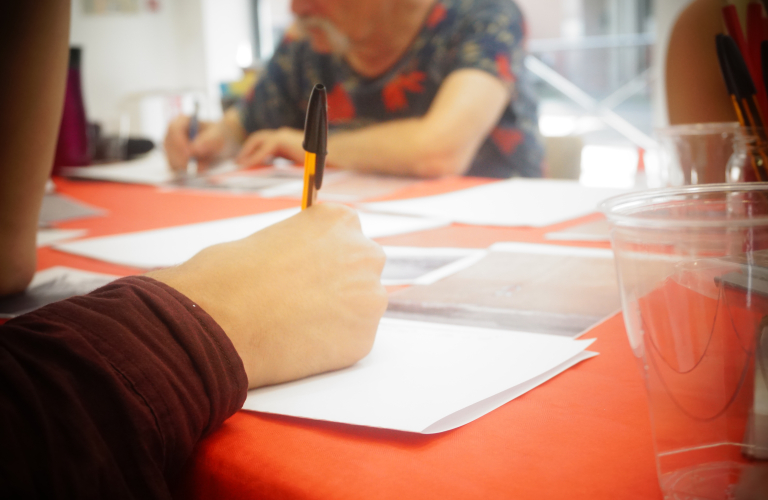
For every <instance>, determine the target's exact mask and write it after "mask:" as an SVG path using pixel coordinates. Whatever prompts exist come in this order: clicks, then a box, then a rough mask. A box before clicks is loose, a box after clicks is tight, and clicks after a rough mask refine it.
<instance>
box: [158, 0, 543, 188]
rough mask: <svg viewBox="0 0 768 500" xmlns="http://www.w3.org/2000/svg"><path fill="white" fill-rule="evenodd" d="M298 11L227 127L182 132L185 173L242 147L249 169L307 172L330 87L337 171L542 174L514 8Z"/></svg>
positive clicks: (482, 0) (451, 3)
mask: <svg viewBox="0 0 768 500" xmlns="http://www.w3.org/2000/svg"><path fill="white" fill-rule="evenodd" d="M292 9H293V11H294V13H295V14H296V16H297V22H296V25H295V26H294V27H293V28H292V29H291V30H289V33H288V34H287V35H286V37H285V38H284V40H283V41H282V43H281V44H280V46H279V47H278V49H277V51H276V52H275V54H274V56H273V57H272V59H271V60H270V62H269V63H268V65H267V67H266V69H265V71H264V73H263V74H262V76H261V77H260V79H259V80H258V81H257V83H256V85H255V86H254V88H253V89H252V91H251V92H250V93H249V94H248V95H247V96H246V97H245V98H244V99H243V100H242V101H241V102H240V103H239V104H238V105H237V106H235V107H234V108H233V109H230V110H229V111H228V112H227V113H226V114H225V117H224V119H223V120H221V121H220V122H218V123H204V124H202V126H201V133H200V134H199V136H198V137H197V139H195V140H194V141H192V142H190V141H189V140H188V139H187V137H188V134H187V129H188V126H189V118H188V117H180V118H178V119H177V120H176V121H174V122H173V123H172V124H171V126H170V128H169V132H168V137H167V138H166V150H167V152H168V157H169V161H170V163H171V165H172V166H173V167H174V168H177V169H183V168H184V167H185V166H186V164H187V161H188V160H189V158H190V156H195V157H197V158H198V159H199V160H200V161H201V162H202V163H203V164H205V163H206V162H207V161H210V160H211V159H213V158H214V157H216V156H218V155H221V154H222V152H223V151H226V150H227V149H231V148H235V147H240V151H239V153H238V154H237V161H238V162H239V163H240V164H242V165H243V166H250V165H258V164H263V163H264V162H265V161H267V160H268V159H269V158H271V157H275V156H282V157H286V158H289V159H292V160H295V161H297V162H301V161H302V158H303V150H302V149H301V141H302V132H301V129H302V127H303V125H304V115H305V112H306V105H307V99H308V97H309V94H310V91H311V89H312V87H313V86H314V85H315V84H316V83H322V84H324V85H325V86H326V88H327V89H328V118H329V129H330V138H329V144H328V158H327V161H328V164H329V165H330V166H332V167H337V168H342V169H350V170H357V171H363V172H379V173H389V174H396V175H410V176H420V177H438V176H443V175H452V174H464V175H473V176H483V177H497V178H506V177H511V176H524V177H538V176H540V175H541V163H542V158H543V148H542V145H541V139H540V137H539V134H538V123H537V112H536V99H535V97H534V95H533V92H532V89H531V86H530V83H529V81H528V79H529V77H528V74H527V72H526V70H525V66H524V65H523V59H524V57H525V50H524V43H525V23H524V19H523V16H522V14H521V12H520V9H519V8H518V7H517V5H515V3H514V2H513V1H512V0H437V1H435V0H367V1H366V2H360V1H359V0H293V2H292ZM228 146H229V147H228ZM231 150H232V151H235V149H231Z"/></svg>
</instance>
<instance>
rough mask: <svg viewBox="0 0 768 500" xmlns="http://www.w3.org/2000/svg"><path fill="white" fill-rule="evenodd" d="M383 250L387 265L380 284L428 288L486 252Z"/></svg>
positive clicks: (470, 263)
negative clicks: (426, 286)
mask: <svg viewBox="0 0 768 500" xmlns="http://www.w3.org/2000/svg"><path fill="white" fill-rule="evenodd" d="M383 248H384V253H385V254H387V263H386V264H385V265H384V271H383V272H382V273H381V284H382V285H429V284H430V283H434V282H435V281H437V280H440V279H443V278H445V277H446V276H450V275H452V274H454V273H456V272H458V271H461V270H462V269H466V268H467V267H469V266H471V265H472V264H474V263H475V262H477V261H478V260H480V259H482V258H483V257H485V255H486V254H487V253H488V252H487V251H486V250H476V249H473V248H435V247H393V246H385V247H383Z"/></svg>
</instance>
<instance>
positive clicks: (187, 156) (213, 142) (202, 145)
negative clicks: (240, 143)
mask: <svg viewBox="0 0 768 500" xmlns="http://www.w3.org/2000/svg"><path fill="white" fill-rule="evenodd" d="M230 135H231V134H229V135H228V132H227V130H225V125H224V124H223V123H221V122H215V123H212V122H205V121H202V120H200V119H199V117H198V116H197V113H195V115H194V116H179V117H177V118H176V119H174V120H173V121H172V122H171V123H170V125H169V126H168V133H167V135H166V136H165V144H164V145H165V153H166V155H167V157H168V163H169V165H170V167H171V169H173V171H174V172H177V173H180V174H185V173H187V172H188V168H189V169H190V170H189V173H192V168H194V167H192V166H190V163H191V162H192V160H193V159H194V161H195V162H196V163H197V170H198V172H202V171H204V170H205V168H206V167H207V166H208V164H210V163H212V162H214V161H215V160H216V159H217V158H219V157H220V156H222V155H223V154H225V153H226V150H227V148H228V147H231V146H230V145H229V143H230V142H232V143H234V142H236V138H230Z"/></svg>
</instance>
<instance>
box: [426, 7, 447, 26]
mask: <svg viewBox="0 0 768 500" xmlns="http://www.w3.org/2000/svg"><path fill="white" fill-rule="evenodd" d="M447 13H448V9H446V8H445V5H443V4H442V3H438V4H436V5H435V6H434V8H433V9H432V11H431V12H430V13H429V17H427V28H434V27H435V26H437V25H438V24H440V21H442V20H443V19H445V15H446V14H447Z"/></svg>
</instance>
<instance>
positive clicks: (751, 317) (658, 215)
mask: <svg viewBox="0 0 768 500" xmlns="http://www.w3.org/2000/svg"><path fill="white" fill-rule="evenodd" d="M601 209H602V211H603V212H604V213H605V214H606V216H607V217H608V220H609V223H610V226H611V242H612V245H613V249H614V253H615V260H616V267H617V274H618V278H619V287H620V291H621V299H622V307H623V311H624V322H625V325H626V329H627V334H628V337H629V342H630V345H631V347H632V350H633V352H634V354H635V356H636V358H637V360H638V364H639V366H640V369H641V371H642V373H643V376H644V378H645V383H646V388H647V392H648V403H649V408H650V413H651V425H652V428H653V434H654V435H653V439H654V445H655V449H656V459H657V465H658V473H659V481H660V484H661V487H662V490H663V491H664V493H665V497H666V498H675V499H686V500H688V499H699V498H701V499H713V500H718V499H728V498H764V497H763V496H755V497H751V496H744V495H745V491H746V490H755V491H756V492H759V494H762V495H768V460H766V459H768V389H767V388H766V384H767V382H768V183H751V184H709V185H699V186H686V187H681V188H667V189H656V190H646V191H640V192H633V193H629V194H626V195H622V196H618V197H615V198H611V199H609V200H607V201H605V202H604V203H603V204H602V206H601ZM761 490H762V491H761ZM755 491H753V492H752V493H755Z"/></svg>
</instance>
